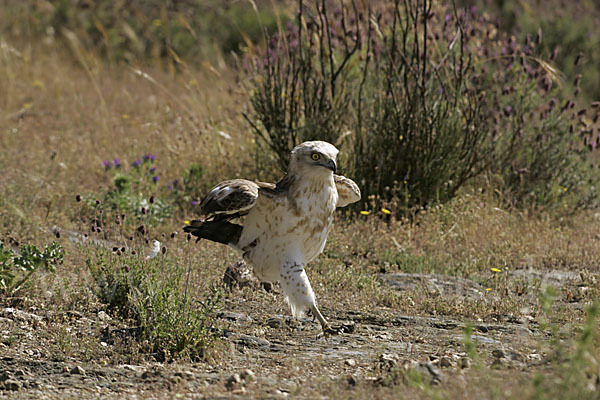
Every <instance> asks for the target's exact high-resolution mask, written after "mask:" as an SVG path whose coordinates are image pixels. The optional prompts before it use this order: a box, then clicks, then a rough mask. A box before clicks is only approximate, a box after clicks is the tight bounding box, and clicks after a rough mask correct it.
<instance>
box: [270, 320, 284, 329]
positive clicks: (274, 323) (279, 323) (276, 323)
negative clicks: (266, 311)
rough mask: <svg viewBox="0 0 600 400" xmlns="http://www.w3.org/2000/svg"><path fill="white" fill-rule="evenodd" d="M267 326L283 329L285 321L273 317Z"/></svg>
mask: <svg viewBox="0 0 600 400" xmlns="http://www.w3.org/2000/svg"><path fill="white" fill-rule="evenodd" d="M267 326H269V327H270V328H273V329H281V327H282V326H283V321H282V320H281V318H277V317H273V318H269V319H268V320H267Z"/></svg>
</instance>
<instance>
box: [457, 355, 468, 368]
mask: <svg viewBox="0 0 600 400" xmlns="http://www.w3.org/2000/svg"><path fill="white" fill-rule="evenodd" d="M458 366H459V367H460V368H461V369H466V368H471V360H470V359H469V358H468V357H461V358H460V360H459V361H458Z"/></svg>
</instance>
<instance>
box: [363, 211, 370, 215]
mask: <svg viewBox="0 0 600 400" xmlns="http://www.w3.org/2000/svg"><path fill="white" fill-rule="evenodd" d="M360 214H361V215H369V214H371V211H361V212H360Z"/></svg>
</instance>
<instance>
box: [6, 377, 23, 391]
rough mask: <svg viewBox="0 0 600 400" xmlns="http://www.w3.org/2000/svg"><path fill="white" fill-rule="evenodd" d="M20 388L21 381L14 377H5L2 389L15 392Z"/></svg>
mask: <svg viewBox="0 0 600 400" xmlns="http://www.w3.org/2000/svg"><path fill="white" fill-rule="evenodd" d="M19 389H21V383H20V382H19V381H17V380H14V379H7V380H5V381H4V390H11V391H13V392H16V391H17V390H19Z"/></svg>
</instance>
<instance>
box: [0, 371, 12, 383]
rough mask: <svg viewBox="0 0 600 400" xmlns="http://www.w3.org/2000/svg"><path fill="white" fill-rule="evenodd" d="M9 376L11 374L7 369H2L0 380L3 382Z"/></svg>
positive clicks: (9, 377)
mask: <svg viewBox="0 0 600 400" xmlns="http://www.w3.org/2000/svg"><path fill="white" fill-rule="evenodd" d="M11 378H12V376H11V375H10V373H9V372H8V371H2V373H1V374H0V382H4V381H6V380H8V379H11Z"/></svg>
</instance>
